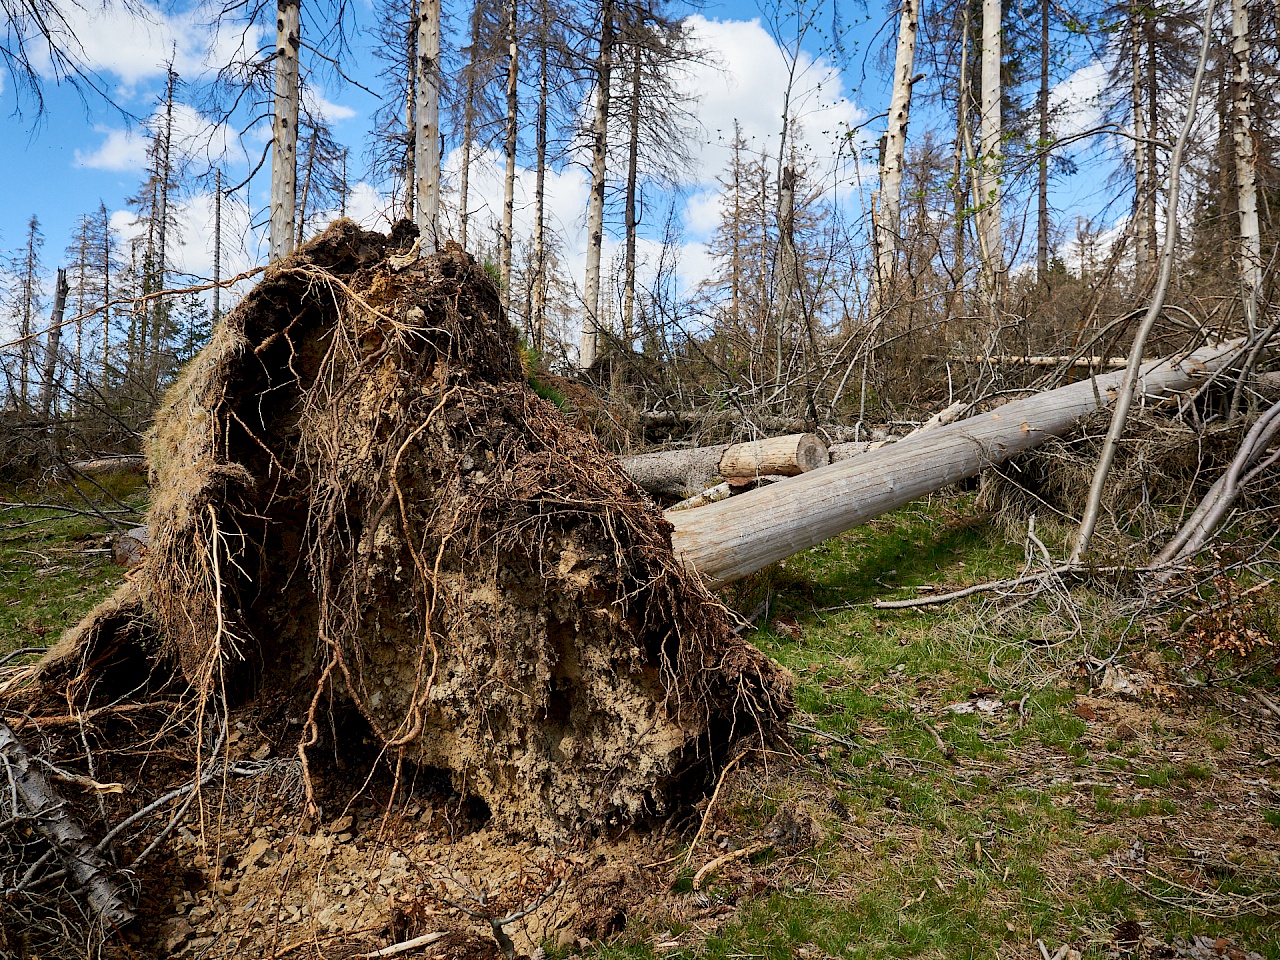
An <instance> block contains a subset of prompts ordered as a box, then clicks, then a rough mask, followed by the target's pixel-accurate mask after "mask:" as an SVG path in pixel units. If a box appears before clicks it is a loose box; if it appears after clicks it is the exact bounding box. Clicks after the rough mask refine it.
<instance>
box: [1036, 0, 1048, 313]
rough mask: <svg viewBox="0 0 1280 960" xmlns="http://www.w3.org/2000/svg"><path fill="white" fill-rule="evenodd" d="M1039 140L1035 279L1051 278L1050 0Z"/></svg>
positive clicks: (1043, 33)
mask: <svg viewBox="0 0 1280 960" xmlns="http://www.w3.org/2000/svg"><path fill="white" fill-rule="evenodd" d="M1036 112H1037V113H1038V114H1039V120H1040V130H1039V134H1040V143H1039V150H1038V151H1037V156H1036V283H1037V284H1038V285H1039V286H1040V287H1042V288H1043V287H1044V286H1045V284H1047V283H1048V282H1049V0H1040V90H1039V91H1038V93H1037V94H1036Z"/></svg>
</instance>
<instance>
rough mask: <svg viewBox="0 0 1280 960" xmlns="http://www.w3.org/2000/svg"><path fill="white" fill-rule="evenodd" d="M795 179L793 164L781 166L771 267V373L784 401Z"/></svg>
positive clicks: (794, 268) (791, 301)
mask: <svg viewBox="0 0 1280 960" xmlns="http://www.w3.org/2000/svg"><path fill="white" fill-rule="evenodd" d="M796 179H797V175H796V171H795V168H794V167H783V168H782V177H781V179H780V180H779V181H778V259H777V265H776V266H775V268H774V276H777V277H779V278H780V279H779V283H778V288H777V290H776V292H775V294H774V299H775V301H776V302H777V304H778V320H777V348H778V356H777V363H776V365H775V368H774V374H775V378H776V380H777V386H778V391H779V392H778V398H779V402H781V403H785V402H786V399H787V396H786V391H785V390H783V389H782V387H783V364H782V354H783V350H784V346H785V344H786V343H787V340H788V337H787V334H788V333H790V328H791V314H792V308H793V305H794V303H795V295H796V283H797V280H798V269H797V267H798V264H797V262H796V246H795V212H796Z"/></svg>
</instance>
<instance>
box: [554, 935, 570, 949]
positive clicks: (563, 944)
mask: <svg viewBox="0 0 1280 960" xmlns="http://www.w3.org/2000/svg"><path fill="white" fill-rule="evenodd" d="M572 946H573V931H572V930H561V931H560V936H558V937H557V938H556V949H557V950H568V949H569V948H570V947H572Z"/></svg>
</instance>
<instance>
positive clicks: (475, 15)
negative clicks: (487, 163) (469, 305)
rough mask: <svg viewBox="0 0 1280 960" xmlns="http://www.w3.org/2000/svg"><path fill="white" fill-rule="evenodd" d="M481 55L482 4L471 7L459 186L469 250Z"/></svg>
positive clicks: (461, 237)
mask: <svg viewBox="0 0 1280 960" xmlns="http://www.w3.org/2000/svg"><path fill="white" fill-rule="evenodd" d="M479 53H480V0H475V2H474V3H472V5H471V49H470V53H469V54H468V57H467V59H468V61H469V62H468V65H467V99H466V103H464V104H463V107H462V170H461V172H460V175H459V184H458V242H459V243H460V244H462V249H463V250H465V249H467V225H468V223H469V222H470V219H471V214H470V213H469V208H468V205H469V204H470V202H471V141H472V140H474V139H475V135H476V69H477V67H476V60H477V58H478V57H479Z"/></svg>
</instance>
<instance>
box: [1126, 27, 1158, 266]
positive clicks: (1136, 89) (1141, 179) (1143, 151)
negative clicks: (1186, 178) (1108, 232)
mask: <svg viewBox="0 0 1280 960" xmlns="http://www.w3.org/2000/svg"><path fill="white" fill-rule="evenodd" d="M1129 16H1130V26H1129V43H1130V70H1131V71H1132V74H1133V88H1132V91H1131V97H1132V100H1133V106H1132V109H1133V174H1134V181H1133V198H1134V207H1133V210H1134V218H1135V219H1136V220H1137V229H1136V230H1135V231H1134V252H1135V263H1136V267H1137V280H1138V284H1139V289H1141V288H1142V286H1145V284H1146V278H1147V275H1148V274H1149V273H1150V272H1151V259H1152V258H1151V254H1152V247H1153V246H1154V243H1155V240H1154V237H1153V236H1152V235H1151V234H1150V233H1149V232H1148V231H1147V226H1148V223H1149V222H1150V219H1151V218H1150V217H1149V215H1148V212H1147V211H1148V207H1149V206H1151V205H1153V204H1154V203H1155V195H1154V194H1153V193H1152V179H1151V171H1150V169H1149V168H1148V166H1147V159H1148V156H1147V137H1148V133H1147V115H1146V113H1145V107H1144V105H1143V95H1142V91H1143V86H1144V84H1143V73H1142V33H1143V31H1142V14H1141V13H1140V12H1139V11H1137V10H1135V11H1134V12H1132V13H1131V14H1130V15H1129Z"/></svg>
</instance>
